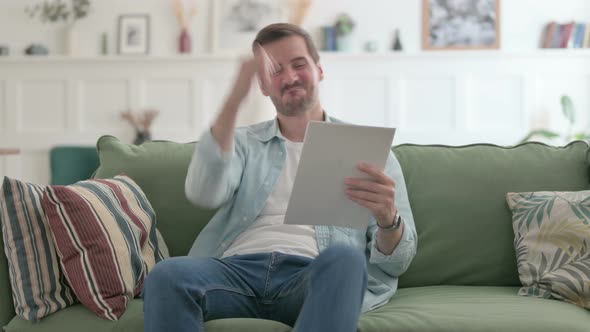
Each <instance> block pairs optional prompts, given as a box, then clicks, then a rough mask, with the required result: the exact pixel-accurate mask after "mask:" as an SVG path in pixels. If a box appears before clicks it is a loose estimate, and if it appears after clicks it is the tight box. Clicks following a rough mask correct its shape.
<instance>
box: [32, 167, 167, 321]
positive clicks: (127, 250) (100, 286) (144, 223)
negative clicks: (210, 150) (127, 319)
mask: <svg viewBox="0 0 590 332" xmlns="http://www.w3.org/2000/svg"><path fill="white" fill-rule="evenodd" d="M43 206H44V208H45V214H46V216H47V219H48V221H49V226H50V228H51V232H52V234H53V238H54V241H55V246H56V248H57V252H58V255H59V258H60V264H61V266H62V268H63V271H64V274H65V276H66V278H67V280H68V282H69V284H70V285H71V287H72V289H73V290H74V293H75V294H76V296H77V298H78V299H79V300H80V302H82V303H83V304H84V305H85V306H86V307H87V308H88V309H90V310H91V311H92V312H94V313H95V314H97V315H98V316H100V317H102V318H105V319H109V320H117V319H118V318H119V317H120V316H121V315H122V314H123V313H124V312H125V308H126V306H127V302H128V301H129V300H130V299H133V297H134V296H137V295H139V294H140V293H141V290H142V285H143V280H144V278H145V277H146V276H147V274H148V272H149V271H150V270H151V268H152V267H153V266H154V265H155V264H156V263H157V262H158V261H160V260H162V259H163V258H164V257H163V255H162V253H161V252H160V250H159V248H158V240H157V236H156V216H155V214H154V211H153V209H152V207H151V205H150V203H149V201H148V200H147V198H146V197H145V195H144V194H143V192H142V191H141V188H139V187H138V186H137V184H135V182H133V180H131V179H130V178H129V177H127V176H116V177H115V178H113V179H108V180H100V179H96V180H87V181H80V182H77V183H76V184H73V185H69V186H48V187H47V188H46V190H45V193H44V195H43Z"/></svg>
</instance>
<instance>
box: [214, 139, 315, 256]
mask: <svg viewBox="0 0 590 332" xmlns="http://www.w3.org/2000/svg"><path fill="white" fill-rule="evenodd" d="M285 148H286V150H287V155H286V159H285V165H284V166H283V170H282V171H281V174H280V175H279V178H278V179H277V183H276V185H275V187H274V189H273V191H272V193H271V194H270V196H269V197H268V200H267V201H266V204H265V206H264V208H263V209H262V212H260V215H259V216H258V218H257V219H256V221H254V223H253V224H252V225H251V226H250V227H249V228H248V229H246V231H244V232H243V233H242V234H240V235H238V237H237V238H236V239H235V240H234V242H233V243H232V244H231V245H230V246H229V248H227V250H226V251H225V252H224V253H223V256H222V257H228V256H233V255H243V254H256V253H264V252H273V251H278V252H282V253H285V254H289V255H298V256H305V257H310V258H314V257H316V256H317V255H318V254H319V249H318V244H317V240H316V237H315V227H314V226H308V225H285V224H284V223H283V222H284V220H285V212H286V211H287V204H288V203H289V198H290V197H291V189H292V188H293V181H294V180H295V175H296V174H297V166H298V165H299V158H300V157H301V149H302V148H303V143H298V142H291V141H289V140H287V139H285Z"/></svg>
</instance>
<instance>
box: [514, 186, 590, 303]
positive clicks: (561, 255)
mask: <svg viewBox="0 0 590 332" xmlns="http://www.w3.org/2000/svg"><path fill="white" fill-rule="evenodd" d="M506 200H507V202H508V205H509V207H510V209H511V210H512V216H513V217H512V218H513V223H512V226H513V229H514V235H515V238H514V246H515V249H516V255H517V262H518V273H519V275H520V281H521V282H522V285H523V287H522V288H521V289H520V290H519V292H518V294H519V295H528V296H535V297H542V298H555V299H559V300H563V301H566V302H570V303H573V304H576V305H578V306H580V307H583V308H586V309H590V248H589V246H590V191H579V192H525V193H508V194H507V195H506Z"/></svg>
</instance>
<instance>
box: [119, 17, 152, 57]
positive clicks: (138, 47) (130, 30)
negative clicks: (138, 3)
mask: <svg viewBox="0 0 590 332" xmlns="http://www.w3.org/2000/svg"><path fill="white" fill-rule="evenodd" d="M117 37H118V38H117V45H118V52H119V54H120V55H147V54H149V51H150V16H149V15H147V14H123V15H120V16H119V24H118V28H117Z"/></svg>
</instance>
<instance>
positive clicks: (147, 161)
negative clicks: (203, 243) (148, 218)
mask: <svg viewBox="0 0 590 332" xmlns="http://www.w3.org/2000/svg"><path fill="white" fill-rule="evenodd" d="M97 148H98V155H99V158H100V167H99V168H98V170H97V171H96V174H95V177H97V178H109V177H113V176H115V175H118V174H120V173H125V174H126V175H128V176H129V177H131V178H132V179H133V180H134V181H135V182H136V183H137V184H138V185H139V186H140V187H141V189H142V190H143V192H144V193H145V195H146V196H147V198H148V200H149V201H150V203H151V204H152V206H153V208H154V211H155V212H156V215H157V216H158V229H159V230H160V232H161V233H162V236H163V237H164V239H165V240H166V243H167V244H168V249H169V250H170V255H171V256H178V255H186V254H188V252H189V249H190V248H191V246H192V244H193V242H194V241H195V239H196V238H197V235H198V234H199V232H200V231H201V229H202V228H203V227H205V225H206V224H207V222H208V221H209V219H211V217H212V216H213V214H214V213H215V211H212V210H205V209H200V208H198V207H195V206H193V205H192V204H191V203H189V201H188V200H187V199H186V196H185V194H184V180H185V178H186V173H187V171H188V165H189V162H190V159H191V157H192V154H193V151H194V149H195V143H175V142H166V141H151V142H146V143H143V144H142V145H132V144H125V143H122V142H121V141H119V140H118V139H117V138H115V137H112V136H103V137H101V138H100V139H99V140H98V143H97Z"/></svg>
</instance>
